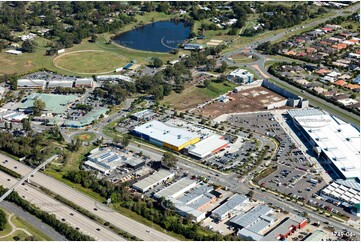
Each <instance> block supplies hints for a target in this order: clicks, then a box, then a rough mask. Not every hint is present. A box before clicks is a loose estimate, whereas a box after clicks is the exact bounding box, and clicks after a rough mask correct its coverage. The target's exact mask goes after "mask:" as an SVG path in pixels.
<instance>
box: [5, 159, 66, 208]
mask: <svg viewBox="0 0 361 242" xmlns="http://www.w3.org/2000/svg"><path fill="white" fill-rule="evenodd" d="M58 157H59V155H53V156H51V157H50V158H49V159H47V160H46V161H44V162H43V163H41V164H40V165H39V166H37V167H36V168H35V169H34V170H32V171H31V172H29V173H28V174H27V175H25V176H24V177H23V178H22V179H21V180H20V181H18V182H17V183H16V184H15V185H14V186H12V187H11V188H9V190H7V191H6V192H5V193H4V194H3V195H2V196H1V197H0V203H1V202H2V201H3V200H4V199H5V198H6V197H7V196H9V195H10V193H12V192H13V191H14V190H15V189H16V188H17V187H18V186H20V185H21V184H23V182H25V181H26V180H28V179H29V177H31V176H32V175H34V174H35V173H36V172H38V171H39V170H40V169H42V168H44V167H45V166H46V165H47V164H49V163H50V162H51V161H52V160H54V159H56V158H58Z"/></svg>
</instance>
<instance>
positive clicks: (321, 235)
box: [303, 230, 327, 241]
mask: <svg viewBox="0 0 361 242" xmlns="http://www.w3.org/2000/svg"><path fill="white" fill-rule="evenodd" d="M326 236H327V234H326V233H325V232H323V231H322V230H316V231H315V232H313V233H312V234H310V235H309V236H307V237H306V238H305V239H304V240H303V241H323V240H324V239H325V238H326Z"/></svg>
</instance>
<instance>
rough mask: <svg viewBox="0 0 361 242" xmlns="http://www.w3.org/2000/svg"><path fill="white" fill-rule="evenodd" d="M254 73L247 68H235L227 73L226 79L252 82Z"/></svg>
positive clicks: (245, 82) (237, 81)
mask: <svg viewBox="0 0 361 242" xmlns="http://www.w3.org/2000/svg"><path fill="white" fill-rule="evenodd" d="M253 77H254V75H253V74H252V73H250V72H249V71H247V70H244V69H237V70H234V71H232V72H231V73H229V74H228V75H227V80H228V81H232V82H236V83H244V84H248V83H252V82H253Z"/></svg>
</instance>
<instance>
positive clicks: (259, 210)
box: [231, 204, 273, 232]
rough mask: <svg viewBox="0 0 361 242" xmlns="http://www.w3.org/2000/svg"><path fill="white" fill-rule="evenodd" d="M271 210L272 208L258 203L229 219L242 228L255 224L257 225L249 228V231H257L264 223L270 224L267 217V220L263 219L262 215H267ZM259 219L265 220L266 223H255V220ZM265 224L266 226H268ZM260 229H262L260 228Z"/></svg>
mask: <svg viewBox="0 0 361 242" xmlns="http://www.w3.org/2000/svg"><path fill="white" fill-rule="evenodd" d="M272 212H273V209H272V208H270V207H268V206H266V205H263V204H261V205H258V206H257V207H254V208H252V209H251V210H250V211H248V212H247V213H242V214H240V215H238V216H236V217H234V218H233V219H231V222H232V223H234V224H236V225H238V226H240V227H243V228H248V227H251V226H253V225H254V224H257V225H259V226H256V227H253V228H249V229H250V230H251V231H254V232H258V231H260V227H261V226H264V225H266V224H268V225H269V224H270V222H268V220H269V219H267V221H266V220H265V217H262V215H268V214H270V213H272ZM259 220H264V221H266V223H264V224H263V223H257V221H259ZM268 225H267V226H268ZM261 230H262V229H261Z"/></svg>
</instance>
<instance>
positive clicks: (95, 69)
mask: <svg viewBox="0 0 361 242" xmlns="http://www.w3.org/2000/svg"><path fill="white" fill-rule="evenodd" d="M127 62H128V60H127V58H126V57H124V56H122V55H118V54H115V53H112V52H108V51H101V50H82V51H76V52H70V53H66V54H63V55H61V56H59V57H57V58H55V59H54V65H55V66H56V67H58V68H60V69H63V70H66V71H70V72H74V73H79V74H97V73H103V72H112V71H114V70H115V69H116V68H119V67H123V66H124V65H125V64H127Z"/></svg>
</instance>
